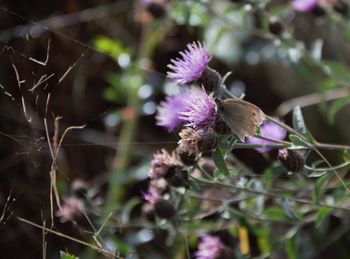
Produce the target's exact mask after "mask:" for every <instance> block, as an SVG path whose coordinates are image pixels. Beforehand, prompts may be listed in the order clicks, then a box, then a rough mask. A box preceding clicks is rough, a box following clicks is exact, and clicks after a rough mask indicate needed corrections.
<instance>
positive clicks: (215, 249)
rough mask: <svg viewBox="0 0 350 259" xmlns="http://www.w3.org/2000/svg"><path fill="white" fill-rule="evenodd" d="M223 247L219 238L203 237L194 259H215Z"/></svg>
mask: <svg viewBox="0 0 350 259" xmlns="http://www.w3.org/2000/svg"><path fill="white" fill-rule="evenodd" d="M223 247H224V245H223V243H222V242H221V240H220V238H219V237H217V236H209V235H203V236H202V237H201V241H200V242H199V244H198V250H197V251H196V252H195V253H194V256H195V258H196V259H215V258H216V257H217V256H218V255H219V254H220V252H221V249H222V248H223Z"/></svg>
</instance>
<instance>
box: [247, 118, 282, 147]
mask: <svg viewBox="0 0 350 259" xmlns="http://www.w3.org/2000/svg"><path fill="white" fill-rule="evenodd" d="M260 132H261V135H262V136H263V137H267V138H271V139H276V140H283V139H284V138H285V137H286V135H287V131H286V130H285V129H284V128H282V127H280V126H278V125H277V124H276V123H273V122H271V121H267V122H264V124H263V125H261V127H260ZM247 143H249V144H257V145H269V144H274V142H271V141H268V140H264V139H260V138H256V137H248V138H247ZM256 150H257V151H258V152H260V153H266V152H268V151H270V150H271V148H256Z"/></svg>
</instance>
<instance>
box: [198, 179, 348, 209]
mask: <svg viewBox="0 0 350 259" xmlns="http://www.w3.org/2000/svg"><path fill="white" fill-rule="evenodd" d="M194 179H195V180H196V181H197V182H199V183H202V184H205V185H211V186H216V187H222V188H229V189H235V190H238V191H243V192H248V193H252V194H255V195H264V196H266V197H270V198H272V199H276V200H280V199H283V198H287V199H289V200H291V201H294V202H297V203H301V204H307V205H312V206H318V207H325V208H329V209H335V210H343V211H346V212H350V208H344V207H337V206H333V205H329V204H325V203H322V202H317V203H314V202H312V201H310V200H305V199H300V198H293V197H282V196H281V195H280V194H275V193H271V192H265V191H257V190H252V189H249V188H245V187H239V186H233V185H229V184H225V183H221V182H212V181H209V180H206V179H203V178H194Z"/></svg>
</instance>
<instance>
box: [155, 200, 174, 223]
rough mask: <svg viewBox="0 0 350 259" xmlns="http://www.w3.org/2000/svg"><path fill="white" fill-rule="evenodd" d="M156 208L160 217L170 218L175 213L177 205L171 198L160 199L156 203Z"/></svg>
mask: <svg viewBox="0 0 350 259" xmlns="http://www.w3.org/2000/svg"><path fill="white" fill-rule="evenodd" d="M154 210H155V212H156V214H157V216H158V217H160V218H164V219H170V218H172V217H173V216H174V215H175V207H174V205H173V204H172V203H171V202H170V201H169V200H164V199H159V200H158V201H157V202H156V203H155V204H154Z"/></svg>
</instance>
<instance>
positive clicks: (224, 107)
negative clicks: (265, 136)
mask: <svg viewBox="0 0 350 259" xmlns="http://www.w3.org/2000/svg"><path fill="white" fill-rule="evenodd" d="M216 102H217V106H218V113H219V115H220V116H221V118H222V119H223V120H224V122H225V123H226V124H227V126H229V128H230V129H231V130H232V132H233V133H235V134H236V135H237V137H238V138H239V139H240V140H241V141H242V142H243V141H244V138H245V137H248V136H252V135H255V134H256V128H257V127H258V126H260V125H261V124H262V123H263V121H264V120H265V114H264V113H263V111H262V110H261V109H260V108H259V107H257V106H255V105H254V104H252V103H249V102H246V101H243V100H241V99H225V100H219V99H217V100H216Z"/></svg>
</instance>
